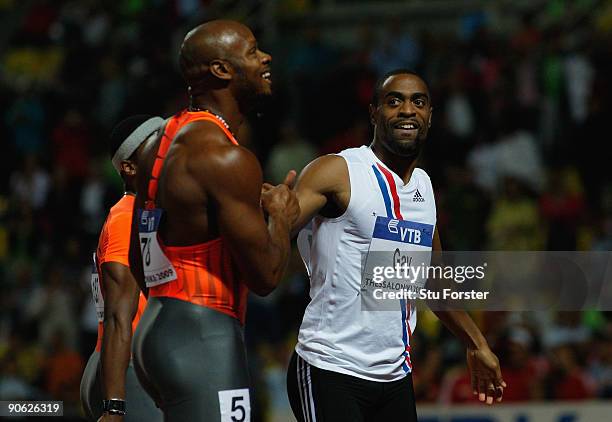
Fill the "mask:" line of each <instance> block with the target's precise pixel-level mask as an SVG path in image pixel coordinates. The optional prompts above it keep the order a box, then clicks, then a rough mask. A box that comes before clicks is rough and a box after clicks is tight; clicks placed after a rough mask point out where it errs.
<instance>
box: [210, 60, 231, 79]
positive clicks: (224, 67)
mask: <svg viewBox="0 0 612 422" xmlns="http://www.w3.org/2000/svg"><path fill="white" fill-rule="evenodd" d="M209 68H210V73H212V74H213V76H216V77H217V78H219V79H223V80H224V81H229V80H230V79H232V73H233V70H234V69H232V65H231V64H230V63H229V62H228V61H226V60H221V59H215V60H213V61H211V62H210V64H209Z"/></svg>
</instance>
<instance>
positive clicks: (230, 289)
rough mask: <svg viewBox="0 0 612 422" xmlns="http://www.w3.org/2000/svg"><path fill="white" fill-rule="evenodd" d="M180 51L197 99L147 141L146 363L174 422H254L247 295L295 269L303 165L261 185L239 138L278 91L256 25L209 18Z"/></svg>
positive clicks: (140, 357)
mask: <svg viewBox="0 0 612 422" xmlns="http://www.w3.org/2000/svg"><path fill="white" fill-rule="evenodd" d="M179 58H180V67H181V71H182V74H183V77H184V79H185V81H186V82H187V84H188V86H189V92H190V96H191V101H190V107H189V108H188V109H186V110H183V111H181V112H179V113H177V114H176V115H174V116H173V117H171V118H170V119H169V120H168V121H167V123H166V125H165V128H164V131H163V133H162V135H161V136H158V137H157V138H156V139H154V140H152V141H148V142H147V143H146V144H145V146H144V147H143V151H142V156H141V160H142V161H141V169H142V171H140V172H139V173H138V184H137V190H138V195H137V199H136V209H137V210H138V211H137V214H136V213H135V215H134V218H135V225H136V224H137V225H138V232H139V239H137V240H136V239H135V238H134V237H133V238H132V242H131V245H132V253H134V257H135V258H137V257H140V258H137V259H141V260H142V266H139V265H137V264H136V261H134V265H133V271H135V272H137V271H141V272H144V274H142V273H141V274H140V276H139V278H140V279H141V280H140V282H141V287H142V288H148V291H149V301H148V304H147V307H146V309H145V312H144V314H143V316H142V319H141V322H140V324H139V326H138V329H137V330H136V333H135V336H134V346H133V347H134V362H135V368H136V370H137V372H138V376H139V379H140V380H141V381H142V383H143V385H144V386H145V388H146V389H147V391H148V392H149V394H150V395H151V396H152V397H154V398H155V400H156V401H157V404H158V405H159V406H160V408H161V409H162V411H163V413H164V418H165V420H166V421H170V422H172V421H241V422H245V421H250V382H249V377H248V371H247V363H246V354H245V348H244V339H243V324H244V318H245V312H246V299H247V294H248V291H249V290H251V291H253V292H254V293H256V294H258V295H267V294H268V293H270V292H271V291H272V290H273V289H274V288H275V287H276V285H277V284H278V282H279V281H280V279H281V277H282V275H283V272H284V269H285V267H286V265H287V262H288V258H289V252H290V229H291V225H292V223H293V222H294V221H295V219H296V218H297V216H298V214H299V206H298V203H297V199H296V198H295V195H294V194H293V192H292V191H291V189H290V186H291V185H292V184H293V181H294V179H295V172H294V171H291V172H289V174H288V175H287V178H286V180H285V183H284V184H281V185H278V186H275V187H271V188H269V189H266V190H265V192H262V171H261V167H260V164H259V162H258V161H257V159H256V158H255V156H254V155H253V154H252V153H251V152H250V151H249V150H248V149H246V148H243V147H241V146H240V145H238V141H237V140H236V138H235V136H234V134H235V133H237V132H238V129H239V127H240V124H241V123H242V121H243V119H244V115H245V113H247V112H248V111H249V110H250V109H251V108H252V107H253V106H254V104H255V103H256V100H257V99H258V97H261V96H267V95H270V94H271V73H270V62H271V57H270V56H269V55H268V54H266V53H264V52H262V51H261V50H260V49H259V48H258V46H257V41H256V40H255V37H254V36H253V34H252V33H251V31H250V30H249V29H248V28H247V27H246V26H244V25H242V24H240V23H238V22H233V21H212V22H208V23H205V24H203V25H200V26H198V27H197V28H195V29H193V30H192V31H191V32H189V33H188V34H187V36H186V37H185V40H184V41H183V44H182V46H181V50H180V57H179ZM265 215H267V222H266V218H265ZM139 251H140V253H138V252H139ZM145 284H146V287H145V286H144V285H145Z"/></svg>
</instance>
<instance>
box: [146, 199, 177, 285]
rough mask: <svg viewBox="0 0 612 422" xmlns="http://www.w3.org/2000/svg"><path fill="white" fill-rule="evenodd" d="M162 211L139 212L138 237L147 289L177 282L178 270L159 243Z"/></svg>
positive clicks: (157, 209)
mask: <svg viewBox="0 0 612 422" xmlns="http://www.w3.org/2000/svg"><path fill="white" fill-rule="evenodd" d="M162 212H163V211H162V210H161V209H159V208H155V209H152V210H142V209H139V210H138V237H139V239H140V248H141V252H142V265H143V269H144V277H145V283H146V285H147V287H154V286H159V285H160V284H164V283H168V282H170V281H173V280H176V270H175V269H174V266H173V265H172V263H171V262H170V260H169V259H168V258H167V257H166V255H165V254H164V252H163V251H162V249H161V246H160V245H159V242H158V241H157V229H158V228H159V222H160V220H161V216H162Z"/></svg>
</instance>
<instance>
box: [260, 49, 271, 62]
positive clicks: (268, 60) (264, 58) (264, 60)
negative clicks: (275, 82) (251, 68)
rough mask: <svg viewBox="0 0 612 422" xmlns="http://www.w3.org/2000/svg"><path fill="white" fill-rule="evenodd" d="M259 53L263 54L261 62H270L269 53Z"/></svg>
mask: <svg viewBox="0 0 612 422" xmlns="http://www.w3.org/2000/svg"><path fill="white" fill-rule="evenodd" d="M261 53H262V54H263V57H262V59H261V62H262V63H263V64H270V63H272V56H271V55H269V54H268V53H265V52H263V51H262V52H261Z"/></svg>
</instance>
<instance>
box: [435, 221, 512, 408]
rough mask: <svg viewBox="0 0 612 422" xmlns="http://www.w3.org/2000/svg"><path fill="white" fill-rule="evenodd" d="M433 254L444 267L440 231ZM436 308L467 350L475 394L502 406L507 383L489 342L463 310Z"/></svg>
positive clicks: (442, 305) (441, 305)
mask: <svg viewBox="0 0 612 422" xmlns="http://www.w3.org/2000/svg"><path fill="white" fill-rule="evenodd" d="M432 251H433V259H432V264H433V265H436V264H438V265H441V264H442V263H441V262H440V261H441V260H440V259H439V258H440V257H439V254H438V255H436V252H442V245H441V243H440V236H439V235H438V229H437V227H436V230H435V232H434V238H433V244H432ZM435 261H437V262H435ZM436 308H437V309H438V310H435V311H433V312H434V313H435V314H436V316H437V317H438V318H439V319H440V321H442V323H443V324H444V325H445V326H446V328H448V329H449V330H450V331H451V332H452V333H453V334H454V335H455V336H456V337H457V338H459V339H460V340H462V341H463V343H464V344H465V345H466V347H467V363H468V369H469V370H470V373H471V381H472V390H473V392H474V394H478V399H479V400H480V401H482V402H485V401H486V403H487V404H492V403H493V401H494V400H496V401H498V402H500V401H501V400H502V395H503V391H504V388H505V387H506V383H505V382H504V380H503V379H502V374H501V369H500V366H499V361H498V359H497V356H495V354H493V352H492V351H491V349H490V348H489V344H488V343H487V340H486V339H485V338H484V336H483V335H482V332H481V331H480V329H479V328H478V326H477V325H476V324H475V323H474V320H472V318H471V317H470V316H469V315H468V313H467V312H465V311H463V310H460V309H446V310H445V309H443V308H444V303H440V304H438V306H437V307H436ZM440 308H442V309H440Z"/></svg>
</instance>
